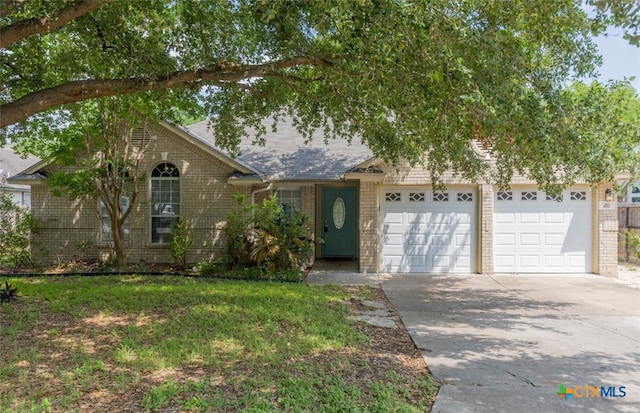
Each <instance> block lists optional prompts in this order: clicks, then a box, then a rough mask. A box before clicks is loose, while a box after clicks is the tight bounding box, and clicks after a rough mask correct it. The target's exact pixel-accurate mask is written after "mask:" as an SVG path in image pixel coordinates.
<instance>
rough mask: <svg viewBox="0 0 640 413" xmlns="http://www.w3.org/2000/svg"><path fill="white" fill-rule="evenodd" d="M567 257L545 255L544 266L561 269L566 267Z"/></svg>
mask: <svg viewBox="0 0 640 413" xmlns="http://www.w3.org/2000/svg"><path fill="white" fill-rule="evenodd" d="M564 262H565V257H563V256H562V255H545V256H544V265H545V267H547V268H556V269H561V268H563V267H564V266H565V263H564Z"/></svg>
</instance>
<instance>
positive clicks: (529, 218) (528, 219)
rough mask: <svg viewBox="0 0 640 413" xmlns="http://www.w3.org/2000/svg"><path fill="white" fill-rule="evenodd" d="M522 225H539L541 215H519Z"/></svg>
mask: <svg viewBox="0 0 640 413" xmlns="http://www.w3.org/2000/svg"><path fill="white" fill-rule="evenodd" d="M519 218H520V223H521V224H536V225H537V224H539V223H540V214H539V213H538V212H522V213H520V215H519Z"/></svg>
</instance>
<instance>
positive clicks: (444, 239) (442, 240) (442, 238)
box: [431, 234, 451, 247]
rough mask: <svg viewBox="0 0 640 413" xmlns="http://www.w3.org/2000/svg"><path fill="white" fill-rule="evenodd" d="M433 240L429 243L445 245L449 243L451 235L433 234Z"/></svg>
mask: <svg viewBox="0 0 640 413" xmlns="http://www.w3.org/2000/svg"><path fill="white" fill-rule="evenodd" d="M432 238H433V241H432V242H431V245H433V246H443V247H447V246H449V244H451V235H450V234H433V236H432Z"/></svg>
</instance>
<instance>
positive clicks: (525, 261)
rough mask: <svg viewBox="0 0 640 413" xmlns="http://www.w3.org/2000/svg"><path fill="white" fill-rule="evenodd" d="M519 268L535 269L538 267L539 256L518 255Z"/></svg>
mask: <svg viewBox="0 0 640 413" xmlns="http://www.w3.org/2000/svg"><path fill="white" fill-rule="evenodd" d="M520 266H521V267H522V268H528V269H537V268H539V267H540V256H539V255H537V254H532V255H526V254H521V255H520Z"/></svg>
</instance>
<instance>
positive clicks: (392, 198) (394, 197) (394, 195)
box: [384, 192, 402, 202]
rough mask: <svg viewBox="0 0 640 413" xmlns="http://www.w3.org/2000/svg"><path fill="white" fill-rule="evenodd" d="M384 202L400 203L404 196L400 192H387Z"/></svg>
mask: <svg viewBox="0 0 640 413" xmlns="http://www.w3.org/2000/svg"><path fill="white" fill-rule="evenodd" d="M384 200H385V202H400V201H401V200H402V195H401V194H400V192H385V194H384Z"/></svg>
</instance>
